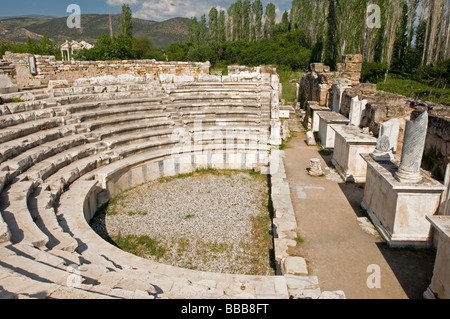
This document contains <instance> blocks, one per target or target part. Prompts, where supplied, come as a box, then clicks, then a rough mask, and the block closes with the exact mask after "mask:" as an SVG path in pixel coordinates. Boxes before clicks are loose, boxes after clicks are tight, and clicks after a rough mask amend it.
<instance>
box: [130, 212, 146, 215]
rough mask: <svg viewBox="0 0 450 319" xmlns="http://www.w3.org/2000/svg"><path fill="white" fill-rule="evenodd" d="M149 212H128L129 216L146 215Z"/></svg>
mask: <svg viewBox="0 0 450 319" xmlns="http://www.w3.org/2000/svg"><path fill="white" fill-rule="evenodd" d="M147 214H148V212H128V213H127V215H128V216H135V215H141V216H146V215H147Z"/></svg>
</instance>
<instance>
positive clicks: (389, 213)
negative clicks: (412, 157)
mask: <svg viewBox="0 0 450 319" xmlns="http://www.w3.org/2000/svg"><path fill="white" fill-rule="evenodd" d="M361 157H362V158H363V159H364V160H365V161H366V162H367V175H366V185H365V188H364V199H363V202H362V204H361V205H362V207H363V208H364V209H366V210H367V213H368V214H369V216H370V218H371V219H372V222H373V223H374V225H375V227H376V228H377V230H378V231H379V232H380V234H381V236H382V237H383V238H384V239H385V240H386V242H387V244H388V245H389V246H390V247H416V248H429V247H431V245H432V240H431V225H430V223H429V222H428V221H427V220H426V217H427V216H433V215H435V214H436V213H437V211H438V209H439V204H440V202H441V196H442V193H443V192H444V191H445V186H444V185H443V184H441V183H440V182H438V181H437V180H435V179H433V178H431V177H430V176H429V175H427V174H426V173H425V172H423V171H422V172H421V175H422V181H421V182H420V183H416V184H413V183H411V184H405V183H401V182H399V181H398V180H397V179H396V178H395V177H394V174H395V172H396V171H397V169H398V166H397V165H396V164H394V163H392V162H377V161H375V160H374V159H373V158H372V157H371V156H370V155H369V154H362V155H361Z"/></svg>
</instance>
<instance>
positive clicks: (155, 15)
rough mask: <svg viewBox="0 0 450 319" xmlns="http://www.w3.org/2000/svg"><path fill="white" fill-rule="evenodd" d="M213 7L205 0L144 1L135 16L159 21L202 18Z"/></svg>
mask: <svg viewBox="0 0 450 319" xmlns="http://www.w3.org/2000/svg"><path fill="white" fill-rule="evenodd" d="M212 6H213V5H212V4H211V3H208V1H204V0H144V1H143V2H142V3H141V7H140V9H139V10H137V11H136V12H135V13H134V15H133V16H134V17H136V18H141V19H150V20H157V21H161V20H166V19H170V18H175V17H185V18H190V17H194V16H197V17H200V16H201V15H202V14H208V12H209V10H210V9H211V7H212Z"/></svg>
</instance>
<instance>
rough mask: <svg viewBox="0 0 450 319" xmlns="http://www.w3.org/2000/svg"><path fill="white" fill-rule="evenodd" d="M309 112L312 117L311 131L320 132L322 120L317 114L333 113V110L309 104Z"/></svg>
mask: <svg viewBox="0 0 450 319" xmlns="http://www.w3.org/2000/svg"><path fill="white" fill-rule="evenodd" d="M308 111H309V114H310V116H311V131H313V133H315V132H319V126H320V118H319V115H318V114H317V112H331V110H330V109H329V108H328V107H325V106H320V105H318V104H308Z"/></svg>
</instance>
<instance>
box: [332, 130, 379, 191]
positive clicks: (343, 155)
mask: <svg viewBox="0 0 450 319" xmlns="http://www.w3.org/2000/svg"><path fill="white" fill-rule="evenodd" d="M331 128H332V129H333V130H334V131H335V132H336V135H335V142H334V153H333V159H332V163H333V165H334V166H335V167H336V169H337V171H338V173H339V175H341V177H342V179H343V180H344V181H346V182H355V183H364V182H365V181H366V172H367V163H366V161H364V160H363V159H362V157H361V156H360V154H367V153H372V152H373V151H374V150H375V146H376V144H377V139H376V138H374V137H373V136H370V135H367V134H364V133H362V131H361V129H359V128H358V127H356V126H347V125H331Z"/></svg>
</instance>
